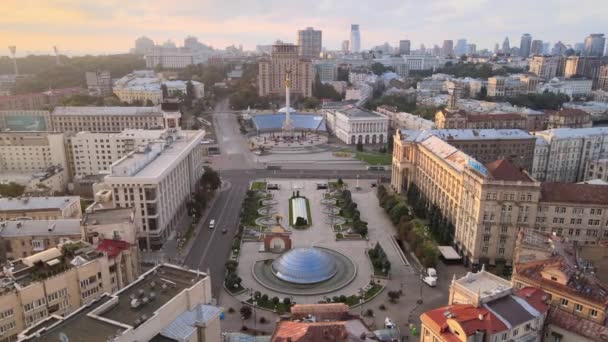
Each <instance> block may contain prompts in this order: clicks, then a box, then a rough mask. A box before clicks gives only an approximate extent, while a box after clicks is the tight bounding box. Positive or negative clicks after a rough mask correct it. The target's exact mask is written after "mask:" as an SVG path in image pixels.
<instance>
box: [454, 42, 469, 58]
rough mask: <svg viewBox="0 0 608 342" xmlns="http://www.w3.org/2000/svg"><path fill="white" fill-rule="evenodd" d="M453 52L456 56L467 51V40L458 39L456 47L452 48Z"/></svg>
mask: <svg viewBox="0 0 608 342" xmlns="http://www.w3.org/2000/svg"><path fill="white" fill-rule="evenodd" d="M454 53H455V54H456V55H457V56H462V55H464V54H466V53H467V40H466V39H458V40H457V41H456V47H455V48H454Z"/></svg>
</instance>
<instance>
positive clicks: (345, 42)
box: [342, 40, 349, 53]
mask: <svg viewBox="0 0 608 342" xmlns="http://www.w3.org/2000/svg"><path fill="white" fill-rule="evenodd" d="M342 52H343V53H348V52H349V50H348V40H343V41H342Z"/></svg>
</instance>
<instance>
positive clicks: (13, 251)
mask: <svg viewBox="0 0 608 342" xmlns="http://www.w3.org/2000/svg"><path fill="white" fill-rule="evenodd" d="M83 238H84V232H83V230H82V229H81V227H80V219H59V220H26V219H17V220H14V221H0V241H1V242H2V243H1V244H0V261H2V262H3V263H4V262H5V261H6V260H15V259H20V258H25V257H28V256H30V255H33V254H36V253H38V252H42V251H44V250H46V249H48V248H53V247H57V246H58V245H60V244H63V243H65V242H67V241H80V240H82V239H83Z"/></svg>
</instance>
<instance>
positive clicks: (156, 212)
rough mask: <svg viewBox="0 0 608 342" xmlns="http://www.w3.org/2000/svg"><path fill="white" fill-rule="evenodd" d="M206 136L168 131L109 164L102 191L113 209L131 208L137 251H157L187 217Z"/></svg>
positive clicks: (202, 132) (203, 133)
mask: <svg viewBox="0 0 608 342" xmlns="http://www.w3.org/2000/svg"><path fill="white" fill-rule="evenodd" d="M204 136H205V132H204V131H180V130H176V131H172V132H171V133H170V136H169V137H168V138H167V139H166V140H160V141H151V142H149V143H148V144H147V145H145V146H139V147H137V148H136V149H135V150H134V151H132V152H130V153H128V154H127V155H125V156H124V157H122V158H120V159H119V160H117V161H115V162H114V163H112V165H111V167H110V173H109V175H108V176H106V177H105V178H104V182H103V183H104V186H105V187H107V188H108V189H111V190H112V192H113V199H114V204H115V205H116V206H117V207H122V208H124V207H132V208H135V215H136V218H137V220H139V221H141V226H140V227H141V229H142V232H141V233H142V236H143V237H142V238H141V239H140V246H141V247H145V248H147V249H149V248H160V246H162V244H163V243H164V242H165V240H166V238H167V237H168V236H169V234H170V233H171V232H172V231H173V230H174V229H175V227H176V226H177V224H178V223H179V221H180V220H181V218H182V217H183V216H184V215H185V214H186V211H187V210H186V203H187V201H188V200H189V199H190V194H191V193H192V192H194V190H195V186H196V183H197V182H198V181H199V179H200V178H201V176H202V175H203V172H204V169H203V157H204V148H203V146H201V144H200V142H201V140H203V138H204Z"/></svg>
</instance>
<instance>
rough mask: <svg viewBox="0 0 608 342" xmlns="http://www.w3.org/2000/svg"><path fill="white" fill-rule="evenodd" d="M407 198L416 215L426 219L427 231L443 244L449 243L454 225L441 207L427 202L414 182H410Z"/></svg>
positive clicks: (452, 235) (452, 236)
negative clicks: (427, 222) (427, 223)
mask: <svg viewBox="0 0 608 342" xmlns="http://www.w3.org/2000/svg"><path fill="white" fill-rule="evenodd" d="M407 199H408V202H409V203H410V205H411V206H412V207H413V209H414V213H415V214H416V216H417V217H419V218H423V219H424V218H426V219H428V221H429V231H430V233H431V234H432V235H433V237H434V238H435V240H436V241H438V242H439V243H441V244H444V245H447V244H450V243H451V241H452V239H453V238H454V225H453V224H452V223H450V221H449V220H448V219H447V217H445V215H443V213H442V212H441V209H439V207H437V206H436V205H434V204H429V203H428V201H427V199H426V198H425V197H424V195H423V194H422V193H421V192H420V190H419V189H418V187H417V186H416V185H415V184H410V186H409V188H408V190H407Z"/></svg>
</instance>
